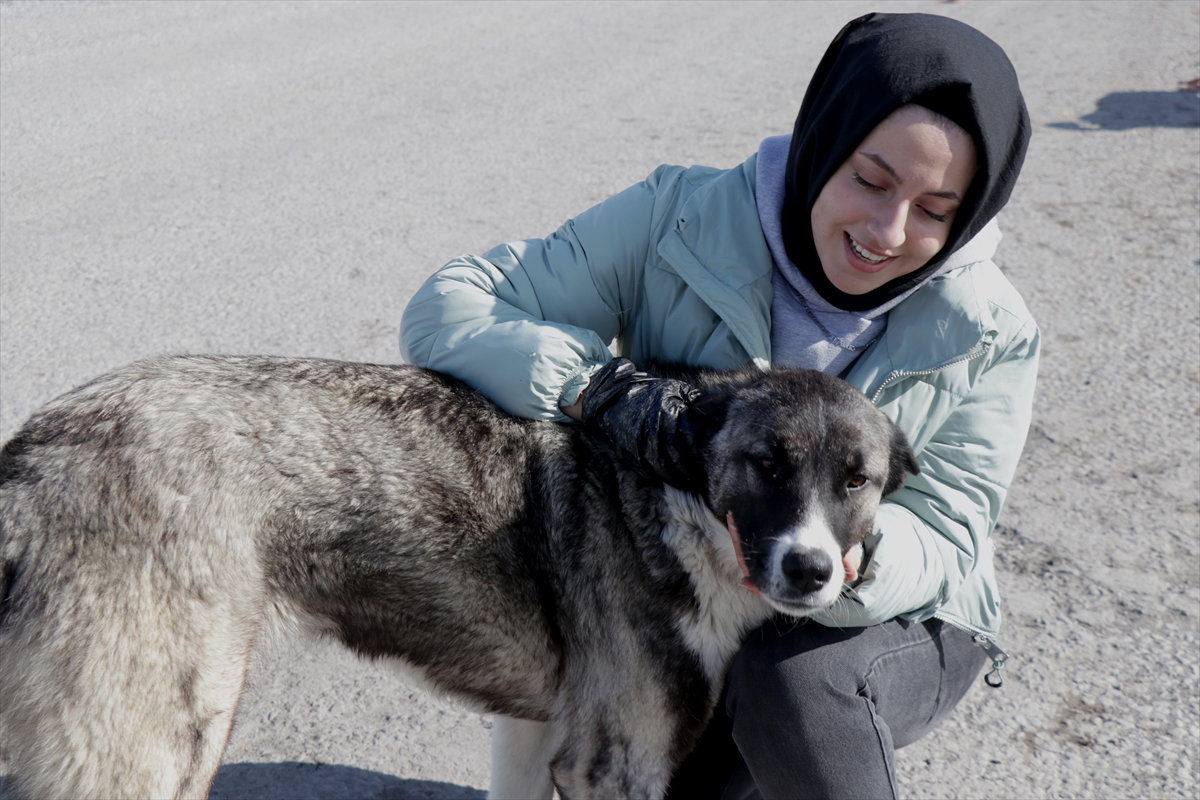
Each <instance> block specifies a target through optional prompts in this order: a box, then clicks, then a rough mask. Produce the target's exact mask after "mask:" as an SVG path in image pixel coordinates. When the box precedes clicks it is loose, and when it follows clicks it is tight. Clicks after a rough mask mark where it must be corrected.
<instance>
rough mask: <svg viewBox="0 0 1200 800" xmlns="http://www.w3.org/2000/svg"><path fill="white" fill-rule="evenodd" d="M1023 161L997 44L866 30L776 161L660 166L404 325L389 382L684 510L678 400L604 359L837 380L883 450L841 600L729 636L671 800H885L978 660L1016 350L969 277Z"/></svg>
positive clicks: (495, 261) (1019, 428)
mask: <svg viewBox="0 0 1200 800" xmlns="http://www.w3.org/2000/svg"><path fill="white" fill-rule="evenodd" d="M1028 138H1029V119H1028V115H1027V113H1026V111H1025V106H1024V102H1023V100H1022V97H1021V93H1020V89H1019V87H1018V85H1017V79H1016V75H1015V73H1014V71H1013V68H1012V65H1011V64H1010V63H1009V61H1008V59H1007V57H1006V56H1005V55H1004V53H1003V51H1002V50H1001V49H1000V48H999V47H998V46H997V45H996V44H995V43H994V42H992V41H991V40H990V39H988V38H987V37H985V36H984V35H982V34H981V33H979V32H978V31H976V30H974V29H973V28H970V27H968V26H966V25H963V24H961V23H958V22H955V21H953V20H949V19H946V18H942V17H935V16H927V15H919V14H913V15H890V14H870V15H867V16H865V17H862V18H860V19H857V20H854V21H853V22H851V23H850V24H848V25H847V26H846V27H845V28H844V29H843V30H842V31H841V32H840V33H839V34H838V36H837V38H836V39H835V40H834V41H833V43H832V44H831V45H830V47H829V49H828V51H827V52H826V54H825V56H824V58H823V59H822V61H821V63H820V65H819V67H818V68H817V72H816V74H815V75H814V77H813V79H812V82H811V84H810V86H809V89H808V92H807V94H806V95H805V98H804V102H803V105H802V106H801V108H800V113H799V116H798V118H797V120H796V126H795V130H794V132H793V133H792V135H791V137H774V138H771V139H767V140H766V141H764V142H763V144H762V146H761V147H760V149H759V152H758V153H757V154H756V155H755V156H753V157H751V158H750V159H749V160H748V161H747V162H746V163H745V164H743V165H741V166H740V167H735V168H733V169H730V170H717V169H707V168H700V167H692V168H689V169H684V168H681V167H667V166H663V167H660V168H658V169H657V170H655V171H654V173H652V174H651V175H650V177H648V178H647V179H646V180H645V181H644V182H642V183H640V184H638V185H637V186H634V187H631V188H630V189H627V190H626V191H624V192H622V193H620V194H618V195H616V196H615V197H613V198H610V199H609V200H607V201H605V202H603V203H601V204H599V205H598V206H596V207H594V208H592V209H589V210H588V211H586V212H584V213H583V214H580V215H579V216H578V217H576V218H575V219H573V220H571V221H569V222H567V223H566V224H565V225H564V226H563V227H562V228H561V229H559V230H558V231H557V232H556V233H554V234H553V235H551V236H550V237H548V238H546V239H544V240H540V241H537V240H531V241H524V242H514V243H509V244H505V245H500V246H499V247H496V248H494V249H493V250H491V251H489V252H488V253H485V254H484V255H483V256H482V257H478V256H464V257H462V258H458V259H455V260H454V261H452V262H450V263H449V264H447V265H446V266H445V267H444V268H443V269H442V270H441V271H439V272H438V273H437V274H435V275H434V276H433V277H432V278H431V279H430V280H429V281H428V282H427V283H426V284H425V286H424V287H422V288H421V290H420V291H418V292H417V294H416V296H415V297H414V298H413V300H412V302H411V303H410V305H409V307H408V309H407V311H406V312H405V317H404V321H403V325H402V333H401V341H402V348H403V351H404V354H405V357H406V358H407V359H408V360H409V361H410V362H411V363H415V364H421V365H425V366H429V367H432V368H433V369H437V370H441V371H444V372H448V373H450V374H452V375H455V376H457V377H459V378H461V379H463V380H465V381H467V382H468V383H471V384H473V385H474V386H476V387H478V388H479V389H480V390H481V391H483V392H484V394H486V395H488V396H489V397H490V398H492V399H493V400H494V401H495V402H496V403H497V404H498V405H500V406H501V407H502V408H504V409H506V410H508V411H510V412H511V413H514V414H518V415H521V416H525V417H530V418H535V419H554V420H560V421H567V420H568V418H574V419H583V420H584V421H585V423H588V424H593V425H595V426H597V427H598V428H599V429H601V430H604V431H606V432H608V433H609V434H610V438H613V440H614V444H615V445H616V446H617V447H618V448H621V449H624V450H625V451H626V454H627V455H628V456H629V457H631V458H634V459H640V460H641V465H642V467H643V469H644V470H645V471H646V472H647V473H652V474H657V475H658V476H659V477H661V478H662V479H664V480H665V481H667V482H671V483H675V484H682V485H684V486H685V487H686V485H687V483H688V477H687V470H686V464H687V463H688V454H687V448H688V437H687V430H688V428H687V404H688V400H689V397H690V392H689V391H688V387H686V386H680V385H679V384H676V383H673V382H665V381H663V382H660V381H654V380H650V379H647V378H646V376H641V375H639V374H637V373H636V371H635V369H634V368H633V366H632V364H631V363H630V362H628V361H625V360H623V359H613V358H612V356H611V354H610V352H609V350H608V348H607V344H608V343H609V342H610V341H612V340H614V339H615V340H616V342H617V345H618V347H619V350H620V352H621V354H622V355H623V356H627V357H628V358H629V359H631V360H632V362H633V363H639V362H643V361H647V360H650V359H657V360H665V361H678V362H684V363H688V364H693V365H698V366H705V367H717V368H725V367H736V366H742V365H745V364H747V363H753V364H756V365H758V366H760V367H762V368H766V367H768V366H769V365H771V364H776V365H780V366H795V367H806V368H811V369H820V370H824V371H826V372H829V373H832V374H836V375H840V376H842V377H844V378H845V379H846V380H847V381H849V382H850V383H851V384H853V385H855V386H857V387H859V388H860V389H862V390H863V391H864V392H865V393H866V394H867V396H868V397H870V398H871V399H872V400H873V401H874V402H875V403H876V405H877V406H878V407H879V408H881V409H883V410H884V411H885V412H886V413H887V414H888V415H889V416H890V417H891V418H892V419H893V420H894V421H895V422H896V423H897V424H898V425H899V426H900V427H901V428H902V429H904V431H905V432H906V433H907V435H908V437H909V439H910V441H911V443H912V445H913V448H914V450H915V452H916V453H917V460H918V463H919V465H920V468H921V474H920V475H918V476H916V477H914V478H912V479H910V480H909V481H908V484H907V485H906V487H905V488H904V489H902V490H900V491H899V492H897V493H895V494H893V495H892V496H891V497H889V498H888V501H887V502H886V503H885V504H884V505H883V506H882V507H881V508H880V511H879V514H878V518H877V520H876V526H875V535H874V536H872V537H871V539H870V540H869V543H868V545H867V546H866V547H865V548H864V550H863V551H862V552H857V551H852V552H851V553H848V554H847V557H846V571H847V577H848V578H849V577H850V576H856V578H857V580H856V581H855V582H854V584H853V586H854V588H853V589H852V590H848V591H847V592H846V593H845V594H844V596H843V597H842V598H840V599H839V601H838V603H837V604H835V606H834V607H832V608H831V609H830V610H829V611H827V612H825V613H823V614H820V615H816V616H814V617H813V620H814V622H815V623H819V624H813V623H812V622H810V623H807V624H801V625H796V624H792V623H786V622H776V623H771V624H768V625H766V626H764V627H763V628H762V629H761V630H759V631H756V632H754V633H753V634H752V635H751V636H750V637H749V639H748V641H747V642H746V644H745V646H744V648H743V650H742V651H741V653H739V655H738V657H737V659H736V661H735V663H734V666H733V669H732V670H731V673H730V676H729V679H728V682H727V686H726V698H725V703H724V704H723V709H718V717H717V719H715V720H714V722H713V724H712V725H711V726H710V728H709V731H708V732H706V734H705V736H704V737H703V739H702V740H701V743H700V745H699V747H698V749H697V754H694V755H693V757H692V758H690V759H689V760H688V762H686V763H685V764H684V766H683V767H682V768H681V770H680V772H679V774H678V775H677V776H676V779H675V783H674V784H673V786H672V792H673V793H674V794H677V795H678V796H681V797H684V796H701V795H705V794H708V795H711V796H721V795H722V794H723V793H724V795H725V796H729V797H733V796H742V795H744V794H745V793H746V792H747V791H749V789H751V788H753V787H754V786H757V787H758V788H759V790H760V791H761V792H762V794H763V795H764V796H765V797H799V796H825V797H835V796H845V797H893V796H896V794H897V788H896V782H895V772H894V768H893V749H894V748H895V747H899V746H903V745H905V744H907V743H909V742H912V741H915V740H916V739H917V738H919V737H920V736H921V735H923V734H924V733H926V732H927V731H928V730H930V729H931V728H932V727H933V726H934V725H936V724H937V723H938V722H939V721H940V720H941V719H943V718H944V717H945V716H946V714H948V713H949V711H950V710H951V709H952V708H953V707H954V705H955V704H956V703H957V702H958V700H959V699H960V698H961V697H962V696H963V695H964V694H965V692H966V690H967V688H968V687H969V686H970V684H971V683H973V682H974V680H975V679H976V678H977V677H978V675H979V672H980V670H981V668H982V667H983V665H984V664H985V663H986V662H987V660H988V657H987V655H986V654H985V653H984V652H983V650H982V649H981V648H979V647H977V646H976V644H978V643H981V642H982V643H985V644H989V645H990V643H991V642H992V641H993V640H994V637H995V636H996V634H997V631H998V629H999V624H1000V610H999V600H998V595H997V591H996V582H995V578H994V574H993V569H992V543H991V540H990V534H991V531H992V528H993V527H994V525H995V523H996V518H997V516H998V514H999V512H1000V507H1001V505H1002V503H1003V500H1004V497H1005V494H1006V490H1007V487H1008V485H1009V483H1010V482H1011V480H1012V477H1013V473H1014V470H1015V468H1016V464H1017V460H1018V457H1019V455H1020V451H1021V448H1022V446H1023V444H1024V437H1025V434H1026V432H1027V430H1028V426H1029V419H1030V408H1031V404H1032V395H1033V387H1034V379H1035V376H1036V371H1037V357H1038V347H1039V335H1038V330H1037V327H1036V325H1035V323H1034V322H1033V320H1032V319H1031V317H1030V315H1029V312H1028V310H1027V309H1026V307H1025V305H1024V303H1023V302H1022V301H1021V298H1020V297H1019V295H1018V294H1017V292H1016V291H1015V290H1014V289H1013V287H1012V286H1011V285H1010V284H1009V283H1008V282H1007V281H1006V280H1005V278H1004V277H1003V276H1002V275H1001V274H1000V272H999V270H998V269H997V268H996V267H995V265H994V264H992V263H991V261H990V260H989V259H990V257H991V255H992V253H993V252H994V250H995V247H996V244H997V243H998V241H999V238H1000V235H999V231H998V229H997V227H996V225H995V223H994V221H993V218H994V216H995V215H996V213H997V212H998V211H999V210H1000V208H1001V207H1002V206H1003V205H1004V203H1005V202H1006V201H1007V200H1008V197H1009V194H1010V193H1011V190H1012V187H1013V184H1014V182H1015V180H1016V178H1017V174H1018V173H1019V171H1020V167H1021V164H1022V161H1023V159H1024V154H1025V149H1026V146H1027V143H1028ZM631 431H632V434H631V433H630V432H631ZM723 712H724V713H723Z"/></svg>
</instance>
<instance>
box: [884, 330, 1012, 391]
mask: <svg viewBox="0 0 1200 800" xmlns="http://www.w3.org/2000/svg"><path fill="white" fill-rule="evenodd" d="M993 341H994V334H992V333H991V332H989V333H987V334H986V335H985V336H984V338H983V341H982V342H980V343H979V344H977V345H975V346H974V347H972V348H971V349H970V350H968V351H967V352H965V353H963V354H962V355H961V356H959V357H958V358H954V359H951V360H950V361H947V362H946V363H944V364H939V365H938V366H936V367H933V368H932V369H918V370H913V371H911V372H909V371H906V370H897V371H895V372H893V373H892V374H891V375H888V376H887V378H886V379H885V380H884V382H883V383H881V384H879V388H878V389H876V390H875V394H873V395H871V402H872V403H874V402H875V401H876V400H878V399H879V395H881V394H883V390H884V389H886V388H887V387H889V386H891V385H892V384H893V383H896V382H897V381H899V380H901V379H903V378H911V377H913V376H914V375H932V374H933V373H935V372H941V371H942V370H944V369H946V368H947V367H953V366H954V365H955V364H961V363H962V362H964V361H970V360H971V359H972V358H975V357H976V356H980V355H983V354H984V353H986V352H987V351H988V348H990V347H991V346H992V342H993Z"/></svg>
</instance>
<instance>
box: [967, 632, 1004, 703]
mask: <svg viewBox="0 0 1200 800" xmlns="http://www.w3.org/2000/svg"><path fill="white" fill-rule="evenodd" d="M971 641H972V642H974V643H975V644H976V645H977V646H979V647H982V648H983V652H985V653H987V654H988V658H990V659H992V669H991V672H989V673H988V674H987V675H984V676H983V682H984V683H986V684H987V685H988V686H990V687H992V688H993V689H999V688H1000V687H1001V686H1003V685H1004V671H1003V670H1004V662H1006V661H1008V653H1006V652H1004V651H1003V650H1001V649H1000V645H998V644H996V640H995V639H993V638H992V637H990V636H984V635H983V634H982V633H977V634H975V635H974V636H972V637H971Z"/></svg>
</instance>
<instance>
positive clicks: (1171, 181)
mask: <svg viewBox="0 0 1200 800" xmlns="http://www.w3.org/2000/svg"><path fill="white" fill-rule="evenodd" d="M889 9H893V10H915V11H925V12H932V13H940V14H947V15H950V16H953V17H957V18H959V19H962V20H964V21H966V22H968V23H970V24H973V25H975V26H976V27H978V28H980V29H982V30H983V31H985V32H986V33H988V34H989V35H990V36H992V37H993V38H995V39H996V40H997V41H998V42H1000V43H1001V45H1002V46H1004V47H1005V49H1006V50H1007V51H1008V52H1009V54H1010V55H1011V57H1012V59H1013V61H1014V63H1015V64H1016V67H1017V70H1018V72H1019V73H1020V75H1021V79H1022V84H1023V86H1024V89H1025V92H1026V96H1027V98H1028V102H1029V106H1030V110H1031V113H1032V116H1033V120H1034V125H1035V136H1034V140H1033V144H1032V147H1031V149H1030V153H1029V159H1028V162H1027V164H1026V167H1025V172H1024V177H1023V179H1022V183H1021V185H1020V186H1019V187H1018V189H1017V192H1016V194H1015V195H1014V197H1013V200H1012V202H1011V204H1010V205H1009V207H1008V208H1007V209H1006V210H1005V211H1004V213H1003V215H1002V218H1001V223H1002V226H1003V228H1004V230H1005V232H1006V237H1007V238H1006V241H1005V242H1004V244H1003V245H1002V247H1001V250H1000V255H999V259H998V261H999V263H1000V264H1001V266H1002V267H1003V268H1004V269H1005V270H1006V272H1007V273H1008V275H1009V276H1010V277H1011V279H1012V280H1013V282H1014V283H1015V284H1016V285H1017V286H1018V287H1019V288H1020V289H1021V290H1022V291H1023V293H1024V295H1025V297H1026V298H1027V300H1028V301H1029V305H1030V306H1031V307H1032V309H1033V311H1034V313H1035V315H1036V316H1037V317H1038V319H1039V321H1040V322H1041V324H1042V327H1043V330H1044V333H1045V356H1044V364H1043V368H1042V378H1041V382H1040V387H1039V394H1038V400H1037V409H1036V417H1035V421H1034V427H1033V431H1032V434H1031V437H1030V441H1029V444H1028V446H1027V448H1026V455H1025V459H1024V464H1023V467H1022V469H1021V472H1020V475H1019V477H1018V479H1017V482H1016V484H1015V486H1014V487H1013V490H1012V494H1011V499H1010V502H1009V504H1008V507H1007V509H1006V511H1005V514H1004V517H1003V519H1002V528H1001V529H1000V532H999V534H998V536H997V539H998V543H999V550H1000V553H999V559H1000V560H999V569H1000V574H1001V583H1002V586H1003V588H1004V594H1005V600H1006V606H1005V608H1006V613H1007V621H1006V625H1005V629H1004V632H1003V637H1002V643H1003V644H1004V646H1005V647H1007V649H1008V650H1009V651H1010V652H1011V653H1012V654H1013V659H1012V662H1011V668H1010V670H1009V676H1008V682H1007V684H1006V685H1005V687H1004V688H1003V689H1002V690H1000V691H992V690H989V689H987V688H986V687H983V686H982V685H980V687H979V688H978V689H977V690H976V691H974V692H973V693H972V694H971V695H970V696H969V697H968V699H967V700H966V701H964V703H963V705H962V706H961V707H960V709H959V710H958V711H957V712H956V714H955V716H954V717H953V718H952V719H951V720H950V721H948V722H947V723H946V724H944V725H943V726H942V727H941V728H940V729H939V730H938V731H936V732H935V733H933V734H932V735H930V736H929V737H927V738H926V739H925V740H923V741H921V742H919V743H917V744H915V745H913V746H911V747H909V748H907V749H905V750H902V751H900V753H899V754H898V758H897V761H898V769H899V773H900V775H901V778H902V780H903V791H904V793H905V794H906V795H909V796H913V797H951V796H957V797H992V798H1001V797H1081V796H1091V797H1196V796H1197V791H1198V788H1197V779H1198V774H1197V773H1198V764H1197V757H1198V752H1200V745H1198V740H1200V702H1198V689H1197V682H1198V675H1200V672H1198V666H1200V641H1198V640H1200V629H1198V625H1200V552H1198V551H1200V541H1198V538H1200V521H1198V507H1197V506H1198V500H1200V487H1198V476H1200V463H1198V462H1200V453H1198V450H1200V430H1198V427H1197V425H1198V414H1200V406H1198V397H1200V390H1198V383H1200V375H1198V370H1200V283H1198V278H1197V275H1198V273H1200V233H1198V230H1197V218H1198V216H1197V210H1198V205H1200V202H1198V192H1200V174H1198V172H1200V127H1198V126H1200V99H1198V98H1197V97H1196V95H1194V94H1191V95H1188V94H1181V93H1178V92H1176V91H1175V89H1176V85H1177V83H1178V82H1179V81H1181V80H1186V79H1190V78H1195V77H1197V76H1198V75H1200V54H1198V48H1200V4H1197V3H1196V2H1174V3H1168V2H1157V3H1150V2H1143V3H1120V2H1101V3H1077V2H1030V3H1004V4H996V3H988V2H967V3H960V4H942V3H936V2H932V0H926V1H923V2H903V3H896V4H891V5H889ZM868 10H872V8H871V7H870V6H867V5H861V4H857V3H802V4H796V3H793V4H787V3H785V4H753V5H752V4H717V5H707V4H706V5H683V4H669V5H659V4H650V3H640V4H635V5H574V4H562V5H557V4H555V5H551V4H533V5H523V4H497V5H487V4H485V5H459V4H456V5H449V6H448V5H385V4H370V3H369V4H356V3H343V2H338V3H286V4H285V3H273V4H256V3H250V2H235V3H217V2H206V3H192V4H188V3H151V2H138V3H112V4H108V3H91V2H79V3H73V4H69V5H68V4H64V3H59V2H38V3H23V2H4V3H0V188H2V196H0V437H7V436H9V435H11V434H12V433H13V432H14V430H15V429H16V427H17V425H19V424H20V422H21V421H22V420H23V419H24V418H25V417H26V416H27V415H29V414H30V413H31V412H32V411H33V410H34V409H35V408H36V407H37V406H38V405H39V404H41V403H43V402H45V401H46V400H48V399H50V398H51V397H53V396H54V395H56V394H58V393H60V392H62V391H64V390H66V389H68V388H70V387H71V386H73V385H75V384H78V383H80V382H82V381H83V380H85V379H87V378H89V377H91V376H94V375H96V374H97V373H99V372H101V371H103V370H107V369H109V368H111V367H115V366H117V365H119V364H122V363H125V362H128V361H131V360H133V359H136V358H139V357H142V356H147V355H150V354H155V353H162V352H167V351H171V352H226V353H277V354H289V355H311V356H326V357H334V358H343V359H352V360H362V361H384V362H387V361H395V360H397V359H398V351H397V345H396V337H397V329H398V323H399V319H400V314H401V311H402V309H403V308H404V305H405V303H406V301H407V299H408V297H409V296H410V295H411V293H412V292H413V291H414V289H415V288H416V287H417V286H418V285H419V283H420V282H421V281H422V280H423V279H424V277H425V276H426V275H427V274H428V273H429V272H431V271H432V270H433V269H435V268H436V267H438V266H439V265H440V264H442V263H443V262H444V261H446V260H447V259H448V258H449V257H451V256H453V255H456V254H458V253H461V252H468V251H479V250H480V249H482V248H485V247H487V246H489V245H491V244H493V243H496V242H499V241H503V240H506V239H513V238H520V237H528V236H542V235H545V234H546V233H548V232H549V231H551V230H553V229H554V228H555V227H556V226H557V225H558V224H559V223H560V222H562V221H563V220H564V219H566V218H567V217H568V216H570V215H572V214H574V213H576V212H578V211H580V210H582V209H584V208H586V207H587V206H589V205H590V204H592V203H594V202H596V201H598V200H600V199H602V198H604V197H606V196H607V195H609V194H611V193H613V192H615V191H618V190H620V189H622V188H624V187H625V186H627V185H629V184H631V183H634V182H636V181H638V180H640V179H641V178H642V177H644V176H645V175H646V174H647V173H649V172H650V170H651V169H653V168H654V167H655V166H656V165H658V164H659V163H662V162H673V163H683V164H690V163H703V164H710V165H716V166H732V165H734V164H737V163H739V162H740V161H741V160H743V159H744V158H745V157H747V156H748V155H749V154H751V153H752V152H753V151H754V150H755V149H756V147H757V146H758V143H759V141H760V140H761V139H762V138H763V137H765V136H767V135H771V134H775V133H780V132H784V131H787V130H790V127H791V123H792V120H793V118H794V114H795V109H796V107H797V106H798V104H799V101H800V98H801V96H802V93H803V90H804V87H805V85H806V83H807V80H808V77H809V75H810V74H811V71H812V69H813V67H814V66H815V65H816V62H817V60H818V58H819V57H820V55H821V53H822V52H823V50H824V47H825V45H826V43H827V42H828V41H829V39H831V38H832V36H833V35H834V34H835V33H836V32H837V30H838V29H839V28H840V26H841V25H842V24H843V23H845V22H846V21H847V20H849V19H851V18H852V17H854V16H857V15H858V14H860V13H864V12H866V11H868ZM487 739H488V722H487V720H486V719H484V718H481V717H479V716H477V715H475V714H471V713H467V712H464V711H462V710H460V709H458V708H457V707H455V706H453V705H452V704H449V703H446V702H444V701H440V700H436V699H432V698H430V696H428V695H426V694H423V693H422V692H420V691H419V690H417V689H415V688H413V687H412V686H411V685H410V684H409V683H407V682H406V681H405V680H404V679H403V678H402V677H400V676H398V675H396V674H394V673H392V672H391V671H389V670H388V669H386V668H384V667H382V666H380V665H372V664H364V663H359V662H356V661H354V660H353V659H351V658H349V657H347V656H345V655H343V654H341V653H340V652H338V651H336V650H334V649H331V648H325V647H304V648H300V647H294V648H287V647H284V648H280V649H276V650H272V651H269V652H268V653H266V654H264V657H263V660H262V663H261V665H260V668H259V669H258V670H257V671H256V672H255V674H254V676H253V680H252V688H251V691H250V693H249V695H248V697H247V700H246V702H245V703H244V705H243V707H242V709H241V712H240V715H239V718H238V722H237V726H236V729H235V732H234V735H233V739H232V742H231V744H230V748H229V751H228V754H227V758H226V765H225V767H224V768H223V770H222V772H221V774H220V776H219V777H218V781H217V784H216V786H215V788H214V796H215V797H250V796H261V797H320V798H332V797H371V796H374V797H431V798H451V797H472V798H474V797H479V796H480V794H481V792H480V790H481V789H482V788H483V787H485V786H486V783H487V774H488V763H487ZM2 771H3V770H2V764H0V773H2Z"/></svg>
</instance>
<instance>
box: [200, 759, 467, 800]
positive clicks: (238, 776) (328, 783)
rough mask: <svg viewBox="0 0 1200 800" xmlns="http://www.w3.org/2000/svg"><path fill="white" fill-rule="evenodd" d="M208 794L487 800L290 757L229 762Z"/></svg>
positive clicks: (222, 797) (245, 799)
mask: <svg viewBox="0 0 1200 800" xmlns="http://www.w3.org/2000/svg"><path fill="white" fill-rule="evenodd" d="M208 796H209V800H235V798H236V800H249V798H258V797H261V798H276V797H287V798H289V799H290V800H302V799H303V798H309V799H310V800H341V798H370V800H483V798H484V797H486V796H487V792H485V791H483V790H481V789H475V788H473V787H470V786H459V785H458V784H454V783H442V782H440V781H421V780H413V779H405V778H397V777H396V776H394V775H388V774H386V773H382V772H372V771H370V770H366V769H358V768H357V767H345V766H341V765H338V764H309V763H298V762H294V761H285V762H280V763H274V764H225V765H224V766H222V767H221V771H220V772H218V773H217V779H216V780H215V781H213V786H212V791H211V792H210V793H209V795H208Z"/></svg>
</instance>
